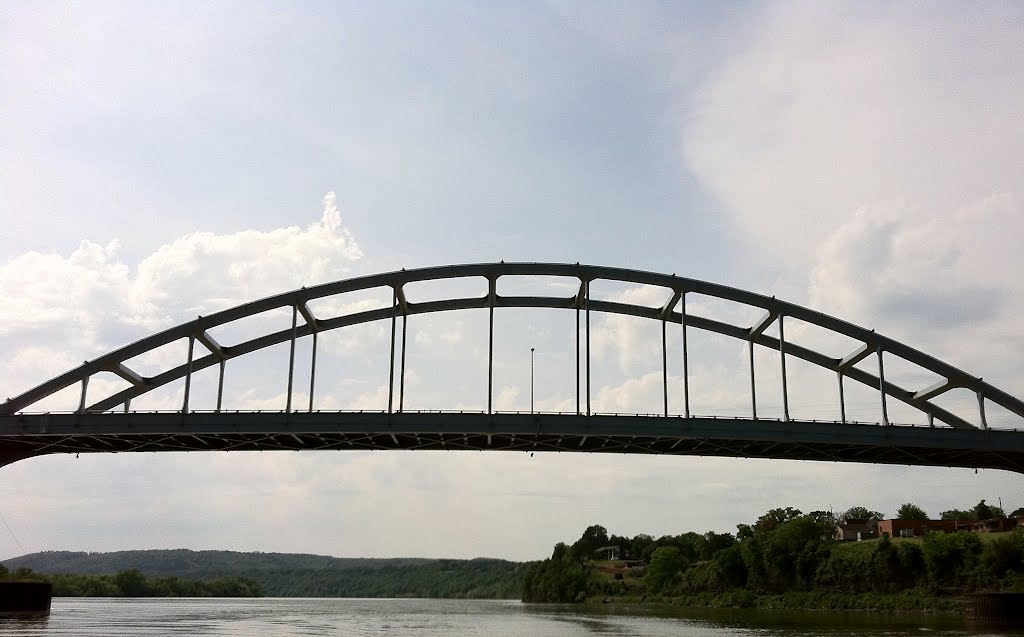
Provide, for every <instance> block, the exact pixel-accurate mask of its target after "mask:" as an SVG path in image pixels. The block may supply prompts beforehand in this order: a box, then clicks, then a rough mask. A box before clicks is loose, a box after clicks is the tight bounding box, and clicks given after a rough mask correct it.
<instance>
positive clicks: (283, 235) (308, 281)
mask: <svg viewBox="0 0 1024 637" xmlns="http://www.w3.org/2000/svg"><path fill="white" fill-rule="evenodd" d="M119 248H120V242H119V241H118V240H117V239H115V240H112V241H110V242H109V243H108V244H107V245H106V246H101V245H99V244H96V243H93V242H90V241H83V242H82V243H81V245H80V246H79V247H78V249H76V250H75V251H74V252H72V253H71V254H70V255H69V256H67V257H63V256H61V255H58V254H42V253H38V252H30V253H26V254H22V255H19V256H16V257H14V258H13V259H11V260H10V261H9V262H8V263H6V264H4V265H3V266H0V296H2V297H3V298H4V300H5V302H4V303H3V305H0V345H2V347H3V349H4V351H6V352H8V355H7V356H6V357H5V358H4V361H3V362H2V363H0V384H2V385H3V386H4V387H5V389H6V391H7V393H8V394H11V395H13V394H14V393H18V392H20V391H21V390H24V389H27V388H28V383H29V382H33V381H35V382H39V381H42V380H45V379H46V378H49V377H51V376H53V375H54V374H55V373H56V372H59V371H62V370H56V371H55V369H56V367H57V366H58V364H59V366H61V367H63V368H64V369H66V368H67V367H66V366H69V365H67V363H68V361H67V358H68V357H67V355H66V353H67V352H69V351H73V352H76V353H77V354H78V355H79V356H81V357H82V358H88V357H91V356H93V355H96V354H101V353H104V352H106V351H109V350H110V349H113V348H114V347H117V346H120V345H124V344H126V343H128V342H131V341H132V340H134V339H136V338H141V337H143V336H146V335H148V334H150V333H152V332H155V331H157V330H158V329H160V328H164V327H168V326H170V325H172V324H175V323H178V322H181V321H184V320H189V319H191V318H194V317H195V316H196V315H197V314H208V313H211V312H214V311H217V310H221V309H225V308H227V307H231V306H233V305H237V304H239V303H242V302H245V301H249V300H253V299H256V298H259V297H263V296H267V295H270V294H274V293H279V292H285V291H288V290H291V289H295V288H297V287H300V286H302V285H313V284H317V283H323V282H328V281H331V280H335V279H338V278H342V277H343V276H344V275H345V274H346V273H347V272H349V271H350V269H351V268H352V266H353V263H355V262H356V261H357V260H359V259H360V258H361V257H362V251H361V250H360V248H359V245H358V244H357V243H356V241H355V240H354V239H353V237H352V235H351V233H350V232H349V231H348V229H347V228H346V227H345V226H344V224H343V223H342V218H341V213H340V211H339V209H338V203H337V197H336V196H335V194H334V193H333V192H331V193H328V194H327V195H326V196H325V197H324V204H323V210H322V214H321V217H320V219H319V220H318V221H316V222H314V223H312V224H310V225H308V226H307V227H305V228H299V227H296V226H292V227H288V228H277V229H274V230H269V231H261V230H245V231H242V232H236V233H232V234H214V233H210V232H196V233H193V234H189V235H186V236H183V237H180V238H178V239H176V240H174V241H172V242H171V243H169V244H166V245H164V246H161V247H160V248H159V249H158V250H157V251H156V252H154V253H153V254H151V255H149V256H147V257H146V258H144V259H142V260H141V262H140V263H139V264H138V266H137V267H132V266H131V265H129V264H127V263H125V262H124V261H122V260H121V259H120V258H119V257H118V250H119ZM51 344H52V345H51ZM175 360H180V358H175ZM77 362H78V361H75V363H77ZM165 362H166V361H165Z"/></svg>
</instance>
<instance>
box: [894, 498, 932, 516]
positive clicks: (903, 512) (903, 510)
mask: <svg viewBox="0 0 1024 637" xmlns="http://www.w3.org/2000/svg"><path fill="white" fill-rule="evenodd" d="M896 519H898V520H927V519H928V514H927V513H925V511H924V509H922V508H921V507H919V506H917V505H916V504H914V503H913V502H907V503H906V504H904V505H903V506H901V507H900V508H899V509H898V510H897V511H896Z"/></svg>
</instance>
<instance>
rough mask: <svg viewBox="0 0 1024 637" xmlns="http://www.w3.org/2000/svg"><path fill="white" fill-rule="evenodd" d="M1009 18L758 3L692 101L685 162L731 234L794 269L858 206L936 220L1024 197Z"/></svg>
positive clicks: (1018, 67) (1015, 46) (1019, 62)
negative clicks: (905, 209) (903, 204)
mask: <svg viewBox="0 0 1024 637" xmlns="http://www.w3.org/2000/svg"><path fill="white" fill-rule="evenodd" d="M1007 14H1012V15H1007ZM1021 17H1022V16H1020V8H1019V7H1009V6H1005V5H1003V6H1002V7H998V6H996V5H988V6H985V7H979V10H978V11H976V12H974V11H972V12H970V13H969V14H966V15H965V14H964V12H963V11H961V10H960V7H954V6H949V7H936V6H931V5H927V6H926V5H909V4H904V5H879V6H871V5H863V4H860V3H849V4H838V5H837V4H827V5H825V4H821V3H815V2H785V3H781V4H773V5H770V6H769V8H767V9H766V10H763V11H757V12H756V13H755V14H754V15H752V16H751V17H750V19H749V23H748V24H747V25H746V27H745V30H741V31H740V33H739V34H738V35H739V36H741V37H734V38H733V42H734V43H735V45H734V48H733V52H732V54H731V55H730V56H729V57H728V58H727V59H726V60H725V61H723V62H722V63H721V64H719V65H718V66H717V67H716V68H715V69H714V70H713V71H712V72H711V73H710V74H709V75H708V77H707V80H706V81H705V83H704V85H703V87H702V88H701V89H700V90H699V91H698V92H697V95H696V97H695V98H694V99H693V100H692V102H691V107H690V109H689V113H688V114H687V117H686V120H685V123H684V126H685V130H684V135H683V151H684V155H685V157H686V160H687V162H688V164H689V166H690V168H691V170H692V171H693V172H694V174H696V175H697V176H698V178H699V179H700V180H701V182H702V183H703V184H704V185H705V186H706V187H707V188H708V189H709V190H710V191H711V192H712V193H713V194H714V195H715V196H716V197H717V198H718V199H720V200H721V202H722V203H723V204H724V213H725V214H726V215H727V216H728V217H729V218H730V219H731V220H732V222H733V224H734V226H735V227H736V229H737V230H738V231H740V232H741V233H743V234H744V235H745V236H746V237H747V238H748V240H749V241H751V242H755V243H756V244H757V245H758V247H759V248H760V249H762V250H763V251H765V252H767V253H770V254H772V255H773V256H775V257H776V258H779V259H781V260H782V261H783V262H784V263H790V264H798V266H802V265H806V264H807V263H808V262H810V261H811V260H812V259H813V258H814V255H815V252H816V247H817V246H818V245H819V243H820V242H821V241H822V240H824V239H826V238H827V237H828V236H829V235H830V234H832V233H833V232H835V231H836V230H837V228H839V227H840V226H841V225H842V224H843V223H844V222H845V221H846V220H847V219H848V218H849V216H850V215H851V214H853V212H854V211H855V210H857V209H859V208H861V207H863V206H874V205H876V204H878V203H879V202H884V201H892V200H896V199H904V200H906V201H907V202H908V203H909V204H910V205H911V206H915V207H918V208H920V209H922V210H926V211H930V212H932V213H934V214H938V215H944V214H948V213H949V212H951V211H953V210H956V209H958V208H960V207H963V206H967V205H970V204H972V203H974V202H979V201H982V200H984V199H985V198H987V197H990V196H992V195H995V194H999V193H1005V192H1013V191H1017V192H1019V191H1021V190H1024V125H1022V120H1021V117H1020V105H1021V104H1022V103H1024V55H1022V54H1021V48H1020V37H1019V31H1020V24H1021ZM1017 227H1019V225H1017Z"/></svg>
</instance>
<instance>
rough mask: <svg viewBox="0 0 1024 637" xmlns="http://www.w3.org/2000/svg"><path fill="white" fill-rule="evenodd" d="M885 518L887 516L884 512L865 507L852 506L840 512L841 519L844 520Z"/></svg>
mask: <svg viewBox="0 0 1024 637" xmlns="http://www.w3.org/2000/svg"><path fill="white" fill-rule="evenodd" d="M883 518H885V516H884V515H883V514H882V513H879V512H878V511H872V510H870V509H867V508H865V507H850V508H849V509H847V510H846V511H843V512H842V513H841V514H839V519H840V520H842V521H843V522H846V521H849V520H881V519H883Z"/></svg>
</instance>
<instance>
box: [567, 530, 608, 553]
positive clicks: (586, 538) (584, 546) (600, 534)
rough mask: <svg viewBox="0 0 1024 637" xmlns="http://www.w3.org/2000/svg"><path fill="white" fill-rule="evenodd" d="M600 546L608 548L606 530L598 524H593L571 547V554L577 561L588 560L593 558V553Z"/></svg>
mask: <svg viewBox="0 0 1024 637" xmlns="http://www.w3.org/2000/svg"><path fill="white" fill-rule="evenodd" d="M602 546H608V530H607V529H605V528H604V527H603V526H601V525H600V524H593V525H591V526H588V527H587V530H586V531H584V532H583V536H582V537H580V539H578V540H576V542H575V543H574V544H573V545H572V554H573V556H574V557H575V558H576V559H578V560H590V559H593V558H594V557H595V556H594V551H596V550H597V549H599V548H601V547H602Z"/></svg>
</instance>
